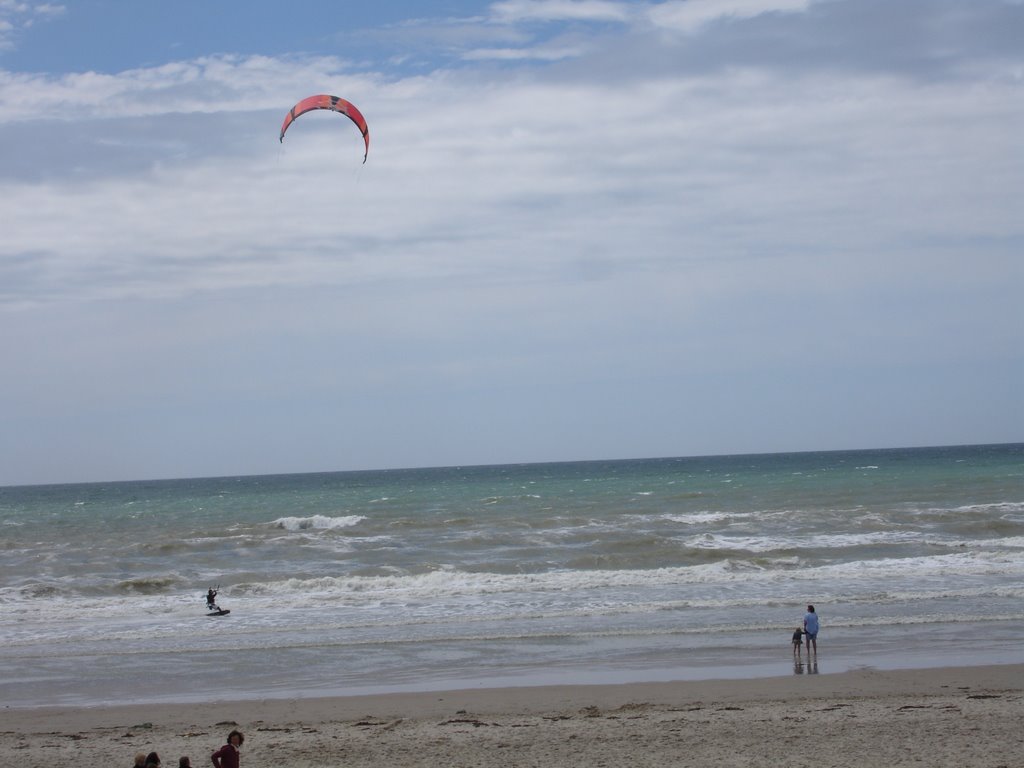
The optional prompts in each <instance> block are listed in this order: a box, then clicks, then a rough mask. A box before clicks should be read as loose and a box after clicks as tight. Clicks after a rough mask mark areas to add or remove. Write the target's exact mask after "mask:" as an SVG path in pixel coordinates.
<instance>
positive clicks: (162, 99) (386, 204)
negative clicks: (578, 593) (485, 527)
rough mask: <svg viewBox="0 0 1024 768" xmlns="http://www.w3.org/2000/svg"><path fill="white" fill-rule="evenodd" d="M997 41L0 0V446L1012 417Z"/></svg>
mask: <svg viewBox="0 0 1024 768" xmlns="http://www.w3.org/2000/svg"><path fill="white" fill-rule="evenodd" d="M296 6H298V7H296ZM1022 40H1024V3H1022V2H1021V0H900V1H899V2H893V0H657V1H654V0H652V1H651V2H620V1H618V0H504V1H503V2H486V1H485V0H437V1H436V2H426V1H417V2H412V1H411V0H410V1H409V2H399V1H394V2H392V1H390V0H381V1H380V2H372V3H361V4H356V3H337V2H334V1H333V0H322V2H306V3H281V2H278V1H277V0H275V1H274V2H269V1H265V0H202V1H199V0H179V2H175V3H140V2H137V0H79V1H77V2H74V3H70V2H69V3H61V2H60V1H59V0H51V1H50V2H45V3H42V2H36V1H35V0H0V484H21V483H45V482H65V481H67V482H71V481H85V480H115V479H141V478H163V477H184V476H209V475H228V474H232V475H233V474H259V473H268V472H304V471H321V470H346V469H362V468H383V467H404V466H439V465H452V464H491V463H505V462H528V461H559V460H576V459H593V458H629V457H650V456H682V455H703V454H721V453H748V452H774V451H790V450H823V449H841V448H869V447H890V446H915V445H939V444H960V443H985V442H1011V441H1019V440H1022V439H1024V395H1022V393H1024V310H1022V300H1021V295H1022V291H1024V151H1022V147H1024V143H1022V138H1021V137H1022V136H1024V45H1022V44H1021V41H1022ZM316 93H333V94H337V95H339V96H342V97H344V98H346V99H348V100H350V101H352V102H353V103H355V104H357V105H358V106H359V107H360V109H361V110H362V112H363V114H364V115H365V116H366V118H367V121H368V123H369V126H370V137H371V144H370V153H369V159H368V160H367V162H366V164H365V165H363V164H362V162H361V161H362V142H361V138H360V136H359V134H358V131H357V130H356V129H355V127H354V126H353V125H352V123H351V122H349V121H348V120H347V119H346V118H344V117H342V116H340V115H337V114H332V113H328V112H315V113H309V114H307V115H305V116H303V117H302V118H300V119H299V121H297V122H296V123H295V124H294V125H293V126H292V128H291V130H290V131H289V133H288V135H287V137H286V139H285V141H284V143H283V144H282V143H279V142H278V132H279V129H280V125H281V121H282V120H283V118H284V116H285V113H286V112H287V110H288V109H289V108H290V107H291V105H292V104H294V103H295V102H297V101H298V100H299V99H301V98H303V97H305V96H308V95H311V94H316Z"/></svg>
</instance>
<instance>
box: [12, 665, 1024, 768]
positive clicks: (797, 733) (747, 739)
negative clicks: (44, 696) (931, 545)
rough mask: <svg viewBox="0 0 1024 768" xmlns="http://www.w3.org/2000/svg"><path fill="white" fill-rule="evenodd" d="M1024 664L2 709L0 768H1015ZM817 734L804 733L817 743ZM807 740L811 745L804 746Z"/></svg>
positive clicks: (1019, 756) (1021, 739)
mask: <svg viewBox="0 0 1024 768" xmlns="http://www.w3.org/2000/svg"><path fill="white" fill-rule="evenodd" d="M1022 703H1024V664H1001V665H988V666H960V667H932V668H921V669H900V670H884V671H883V670H879V669H874V668H866V669H858V670H855V671H847V672H837V673H832V674H817V675H815V674H803V675H790V676H787V677H770V678H769V677H765V678H750V679H724V680H681V681H665V682H634V683H616V684H594V685H541V686H529V687H527V686H523V687H512V688H472V689H460V690H447V691H427V692H405V693H378V694H364V695H354V696H332V697H325V698H314V697H310V698H292V699H262V700H260V699H251V700H240V701H230V700H223V701H209V702H205V703H201V704H153V705H115V706H90V707H42V708H30V709H12V708H7V707H4V708H3V709H2V711H3V726H2V728H0V764H3V765H19V766H29V767H30V768H31V767H32V766H40V767H41V766H44V765H46V766H49V765H53V764H54V763H56V762H60V761H64V760H75V761H76V762H78V763H80V764H83V765H100V764H109V765H117V764H119V762H120V764H124V765H128V764H129V761H130V760H131V757H132V756H133V755H134V754H135V752H137V751H145V752H149V751H151V750H156V751H157V752H159V753H160V755H161V757H162V758H163V761H164V765H167V766H171V765H174V764H175V763H176V761H177V758H178V756H180V755H189V756H190V757H191V758H192V762H193V765H195V766H199V765H205V764H206V762H207V760H208V755H209V752H211V751H212V750H213V749H215V748H216V747H217V746H219V745H220V744H222V743H223V741H224V737H225V735H226V733H227V731H229V730H231V729H232V728H235V727H237V728H239V729H240V730H242V731H243V732H244V733H245V735H246V743H245V745H244V748H243V758H242V765H243V766H245V768H263V767H264V766H267V767H268V768H269V766H272V765H273V766H276V765H288V766H295V767H296V768H302V767H303V766H310V767H311V766H327V765H342V764H344V765H346V766H356V767H358V766H363V765H365V766H370V765H381V764H386V765H390V766H396V767H398V768H401V766H418V765H424V766H426V765H442V764H447V765H470V764H472V765H476V766H485V767H486V766H494V767H495V768H499V767H500V768H508V767H509V766H514V765H581V766H583V765H586V766H593V765H600V764H602V763H607V764H621V763H624V762H627V761H628V762H631V763H633V764H639V765H652V766H653V765H666V764H679V763H680V761H681V760H684V759H685V761H686V764H698V763H701V762H703V761H705V760H714V761H716V762H718V763H721V764H724V765H763V764H768V763H774V762H780V763H781V762H785V763H786V764H791V765H815V764H820V763H821V762H822V760H824V763H826V764H829V765H838V766H872V765H879V766H881V765H886V766H891V765H901V764H907V765H909V764H918V765H920V764H928V765H933V766H939V765H957V766H965V765H966V766H971V765H985V766H998V765H1019V764H1022V763H1024V735H1021V732H1020V728H1019V713H1020V711H1021V706H1022ZM808 729H810V730H808ZM808 735H810V738H806V737H807V736H808Z"/></svg>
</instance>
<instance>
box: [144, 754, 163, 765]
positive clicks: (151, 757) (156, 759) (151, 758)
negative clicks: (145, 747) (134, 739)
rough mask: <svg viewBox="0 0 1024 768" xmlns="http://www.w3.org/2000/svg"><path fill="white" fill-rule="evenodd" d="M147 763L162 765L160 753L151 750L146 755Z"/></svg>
mask: <svg viewBox="0 0 1024 768" xmlns="http://www.w3.org/2000/svg"><path fill="white" fill-rule="evenodd" d="M146 765H160V755H158V754H157V753H156V752H150V753H149V754H148V755H146Z"/></svg>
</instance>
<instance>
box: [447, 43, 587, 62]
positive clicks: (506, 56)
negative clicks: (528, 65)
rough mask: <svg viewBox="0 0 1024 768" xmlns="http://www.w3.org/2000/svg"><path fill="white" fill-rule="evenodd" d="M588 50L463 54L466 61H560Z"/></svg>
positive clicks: (505, 50) (545, 47) (484, 50)
mask: <svg viewBox="0 0 1024 768" xmlns="http://www.w3.org/2000/svg"><path fill="white" fill-rule="evenodd" d="M585 51H586V49H585V48H582V47H578V48H565V47H555V46H548V45H540V46H536V47H533V48H477V49H474V50H472V51H466V52H465V53H464V54H462V59H463V60H465V61H486V60H488V59H491V60H496V61H529V60H533V61H559V60H561V59H572V58H575V57H578V56H581V55H583V53H585Z"/></svg>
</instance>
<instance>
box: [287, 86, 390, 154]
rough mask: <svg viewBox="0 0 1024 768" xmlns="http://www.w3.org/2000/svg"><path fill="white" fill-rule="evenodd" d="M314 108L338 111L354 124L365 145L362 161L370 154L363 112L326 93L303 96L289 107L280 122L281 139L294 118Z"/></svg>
mask: <svg viewBox="0 0 1024 768" xmlns="http://www.w3.org/2000/svg"><path fill="white" fill-rule="evenodd" d="M314 109H330V110H332V111H334V112H340V113H341V114H343V115H345V116H346V117H347V118H348V119H349V120H351V121H352V122H353V123H355V124H356V128H358V129H359V132H360V133H361V134H363V144H364V145H365V147H366V152H364V153H363V162H364V163H365V162H366V156H367V155H368V154H370V129H369V128H367V127H366V118H364V117H363V113H362V112H360V111H359V110H358V109H357V108H356V105H355V104H353V103H352V102H350V101H345V100H344V99H341V98H338V97H337V96H330V95H328V94H326V93H322V94H320V95H318V96H310V97H308V98H305V99H303V100H302V101H300V102H299V103H298V104H296V105H295V106H294V107H292V108H291V111H290V112H289V113H288V114H287V116H286V117H285V118H284V122H283V123H282V124H281V141H282V142H283V141H284V133H285V131H287V130H288V126H290V125H291V124H292V123H293V122H295V118H297V117H298V116H299V115H304V114H305V113H306V112H311V111H312V110H314Z"/></svg>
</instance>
